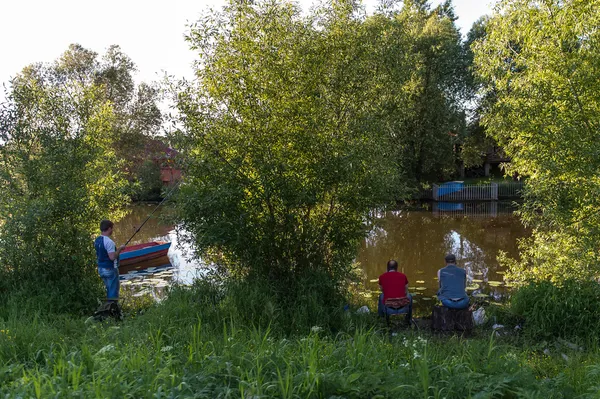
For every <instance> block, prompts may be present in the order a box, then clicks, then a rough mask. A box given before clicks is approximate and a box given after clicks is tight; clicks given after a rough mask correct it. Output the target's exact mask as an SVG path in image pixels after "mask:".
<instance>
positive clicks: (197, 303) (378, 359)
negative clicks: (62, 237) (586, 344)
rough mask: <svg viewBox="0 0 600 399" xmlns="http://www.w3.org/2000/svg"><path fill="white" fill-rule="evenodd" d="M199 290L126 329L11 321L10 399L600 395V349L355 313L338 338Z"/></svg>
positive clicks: (4, 326)
mask: <svg viewBox="0 0 600 399" xmlns="http://www.w3.org/2000/svg"><path fill="white" fill-rule="evenodd" d="M229 303H231V302H230V301H228V300H227V298H221V299H220V300H218V301H217V302H215V299H214V298H213V297H210V298H209V297H207V295H206V292H204V291H201V290H198V289H174V291H173V292H172V293H171V296H170V297H169V299H167V300H165V301H163V302H161V303H160V304H157V305H155V306H151V307H148V308H147V309H146V310H145V311H143V312H141V313H139V314H137V315H135V316H131V317H129V318H127V319H126V320H125V321H124V322H122V323H114V322H105V323H91V324H86V322H85V318H77V317H72V316H52V317H51V316H48V315H43V314H41V313H39V312H36V311H33V310H30V311H27V312H25V313H23V312H22V311H20V310H19V308H18V307H17V306H16V305H13V304H8V305H7V307H5V308H4V309H3V310H2V311H1V312H0V314H1V316H0V330H2V332H0V397H7V398H9V397H10V398H16V397H23V398H24V397H36V398H46V397H59V398H60V397H65V398H66V397H68V398H78V397H79V398H109V397H110V398H116V397H119V398H120V397H131V398H177V397H181V398H270V397H277V398H422V399H428V398H440V399H441V398H447V399H450V398H521V397H522V398H542V397H543V398H545V399H548V398H576V397H579V398H597V397H598V396H597V395H598V394H597V392H598V390H600V351H598V350H597V349H594V348H588V349H587V351H585V352H583V351H578V350H570V349H568V348H561V349H560V350H557V349H552V351H551V352H550V353H548V352H546V354H545V353H544V352H543V348H542V347H541V346H539V345H538V346H531V345H530V344H529V343H527V342H520V341H519V340H515V338H500V337H496V336H495V335H493V334H491V332H490V331H487V330H483V331H480V332H478V333H477V334H476V336H475V337H473V338H470V339H462V338H460V337H447V336H442V337H438V336H432V335H429V334H425V333H418V332H414V331H406V332H404V333H400V334H399V335H397V336H394V337H390V336H389V335H388V334H387V333H386V332H385V330H384V329H383V327H382V325H381V324H380V323H379V322H378V321H377V319H376V316H375V315H373V314H369V315H362V316H359V315H351V314H348V315H347V319H346V322H345V327H344V329H343V330H342V331H339V332H337V333H335V334H333V333H331V332H329V331H328V330H325V329H322V328H320V327H319V326H311V327H309V326H306V330H305V331H299V332H298V333H296V334H287V333H282V332H281V331H279V330H277V329H274V328H270V327H269V325H266V326H265V325H263V326H262V327H258V326H252V325H248V324H243V323H244V322H243V321H244V320H247V319H245V318H241V317H240V309H238V308H233V307H231V305H229Z"/></svg>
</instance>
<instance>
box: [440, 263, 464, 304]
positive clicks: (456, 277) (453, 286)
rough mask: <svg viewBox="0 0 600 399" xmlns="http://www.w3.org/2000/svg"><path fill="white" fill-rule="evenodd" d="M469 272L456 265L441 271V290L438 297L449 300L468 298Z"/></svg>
mask: <svg viewBox="0 0 600 399" xmlns="http://www.w3.org/2000/svg"><path fill="white" fill-rule="evenodd" d="M466 286H467V272H465V270H464V269H462V268H460V267H458V266H456V265H448V266H446V267H444V268H443V269H441V270H440V290H439V291H438V296H439V297H442V298H447V299H462V298H468V296H467V291H466Z"/></svg>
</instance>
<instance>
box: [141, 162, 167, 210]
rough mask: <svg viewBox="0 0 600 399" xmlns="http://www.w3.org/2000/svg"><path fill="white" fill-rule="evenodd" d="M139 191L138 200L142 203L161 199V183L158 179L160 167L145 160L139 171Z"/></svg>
mask: <svg viewBox="0 0 600 399" xmlns="http://www.w3.org/2000/svg"><path fill="white" fill-rule="evenodd" d="M138 180H139V182H140V190H139V199H141V200H144V201H152V200H158V199H160V197H161V191H162V181H161V179H160V166H159V165H158V164H157V163H156V162H154V161H152V160H146V161H145V162H144V163H143V164H142V166H141V167H140V171H139V178H138Z"/></svg>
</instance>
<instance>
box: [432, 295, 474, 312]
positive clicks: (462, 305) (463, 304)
mask: <svg viewBox="0 0 600 399" xmlns="http://www.w3.org/2000/svg"><path fill="white" fill-rule="evenodd" d="M438 298H439V300H440V301H442V305H444V306H445V307H447V308H449V309H466V308H468V307H469V298H468V297H465V298H462V299H460V300H458V301H453V300H452V299H448V298H444V297H438Z"/></svg>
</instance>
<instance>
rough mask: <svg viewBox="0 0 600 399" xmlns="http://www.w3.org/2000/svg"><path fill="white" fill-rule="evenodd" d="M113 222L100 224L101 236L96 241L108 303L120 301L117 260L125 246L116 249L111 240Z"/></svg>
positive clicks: (101, 276)
mask: <svg viewBox="0 0 600 399" xmlns="http://www.w3.org/2000/svg"><path fill="white" fill-rule="evenodd" d="M113 226H114V224H113V222H111V221H110V220H103V221H101V222H100V232H101V235H100V236H99V237H98V238H96V241H94V248H95V249H96V259H97V261H98V274H99V275H100V278H102V281H103V282H104V286H105V287H106V300H107V302H115V303H116V302H117V301H118V300H119V269H118V266H117V262H115V261H116V260H118V259H119V254H120V253H121V251H122V250H123V248H125V246H122V247H120V248H119V249H116V246H115V243H114V241H113V240H111V239H110V236H111V235H112V233H113Z"/></svg>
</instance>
